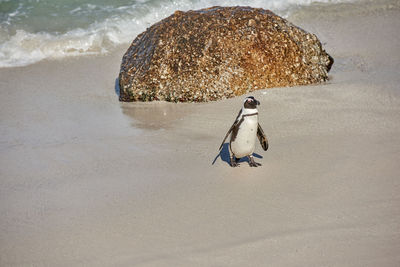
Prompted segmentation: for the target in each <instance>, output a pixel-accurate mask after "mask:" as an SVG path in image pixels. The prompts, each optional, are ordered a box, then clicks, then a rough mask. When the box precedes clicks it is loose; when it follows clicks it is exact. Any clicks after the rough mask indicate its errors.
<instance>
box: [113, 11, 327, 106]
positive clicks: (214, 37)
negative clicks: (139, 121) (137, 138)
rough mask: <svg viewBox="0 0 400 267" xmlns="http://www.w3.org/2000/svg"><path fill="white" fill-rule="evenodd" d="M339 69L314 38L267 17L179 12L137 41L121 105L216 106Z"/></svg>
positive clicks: (128, 56) (125, 64)
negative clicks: (216, 102) (214, 103)
mask: <svg viewBox="0 0 400 267" xmlns="http://www.w3.org/2000/svg"><path fill="white" fill-rule="evenodd" d="M332 63H333V59H332V57H330V56H329V55H328V54H327V53H326V52H325V50H323V49H322V46H321V43H320V42H319V40H318V39H317V37H316V36H315V35H314V34H310V33H307V32H306V31H304V30H302V29H300V28H299V27H296V26H294V25H293V24H291V23H290V22H288V21H287V20H285V19H283V18H281V17H279V16H277V15H275V14H274V13H272V12H271V11H269V10H264V9H259V8H258V9H255V8H250V7H212V8H207V9H202V10H197V11H187V12H181V11H177V12H175V13H174V14H173V15H171V16H170V17H168V18H166V19H164V20H162V21H160V22H158V23H156V24H154V25H153V26H151V27H150V28H148V29H147V30H146V31H145V32H143V33H141V34H140V35H138V36H137V37H136V39H135V40H134V41H133V43H132V44H131V46H130V47H129V48H128V50H127V51H126V53H125V55H124V56H123V59H122V64H121V70H120V74H119V85H120V100H121V101H152V100H166V101H174V102H178V101H182V102H186V101H196V102H202V101H210V100H218V99H223V98H229V97H233V96H238V95H242V94H245V93H247V92H251V91H254V90H257V89H263V88H269V87H279V86H294V85H303V84H312V83H319V82H322V81H326V80H327V79H328V71H329V69H330V67H331V65H332Z"/></svg>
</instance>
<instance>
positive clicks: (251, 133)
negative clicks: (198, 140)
mask: <svg viewBox="0 0 400 267" xmlns="http://www.w3.org/2000/svg"><path fill="white" fill-rule="evenodd" d="M258 105H260V102H259V101H258V100H257V99H255V98H254V97H253V96H248V97H246V98H245V99H244V102H243V107H242V108H241V110H240V111H239V114H238V115H237V117H236V119H235V122H234V123H233V124H232V126H231V128H229V131H228V132H227V134H226V135H225V138H224V140H223V141H222V144H221V146H220V147H219V151H220V152H221V149H222V147H223V145H224V143H225V140H226V139H227V138H228V136H229V135H230V140H229V150H230V165H231V167H237V166H239V163H238V162H239V160H240V159H241V158H243V157H248V159H249V165H250V167H258V166H261V163H257V162H255V161H254V157H253V152H254V149H255V145H256V138H258V140H259V142H260V144H261V147H262V148H263V149H264V151H267V149H268V139H267V137H266V136H265V133H264V131H263V129H262V128H261V126H260V124H259V123H258V110H257V106H258Z"/></svg>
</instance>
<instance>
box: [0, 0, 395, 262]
mask: <svg viewBox="0 0 400 267" xmlns="http://www.w3.org/2000/svg"><path fill="white" fill-rule="evenodd" d="M384 3H386V2H384ZM388 3H396V2H388ZM383 7H385V8H383ZM383 7H382V5H378V6H373V5H370V6H368V7H367V6H366V5H364V6H363V5H357V4H348V5H347V4H343V5H339V6H335V7H331V6H326V5H324V6H319V5H314V6H312V7H310V8H307V9H303V10H300V11H299V12H297V13H295V14H294V15H293V16H292V17H290V18H289V19H291V20H292V21H293V22H295V23H296V24H298V25H300V26H302V27H303V28H304V29H306V30H308V31H311V32H313V33H315V34H317V36H318V37H319V38H320V39H321V41H322V42H323V43H324V46H325V48H326V50H327V51H328V53H330V54H331V55H332V56H333V57H334V59H335V64H334V65H333V69H332V71H331V73H330V75H331V80H330V81H329V82H328V83H326V84H320V85H314V86H302V87H293V88H275V89H268V90H260V91H257V92H254V93H252V95H254V96H255V97H256V98H257V99H258V100H260V102H261V106H260V108H259V114H260V116H259V117H260V123H261V125H262V126H263V128H264V130H265V132H266V134H267V136H268V138H269V141H270V149H269V150H268V151H267V152H264V151H262V149H261V147H260V146H258V148H257V150H256V153H257V154H258V155H259V156H258V158H256V159H257V161H258V162H260V163H262V164H263V166H262V167H259V168H250V167H249V166H248V165H247V163H246V162H242V163H241V166H240V167H239V168H231V167H229V165H228V162H227V160H228V159H227V151H226V149H225V148H226V147H225V148H224V150H223V151H222V157H220V158H218V159H217V160H216V161H215V163H214V164H213V165H212V162H213V160H214V158H215V156H216V155H217V153H218V147H219V145H220V142H221V141H222V139H223V137H224V135H225V133H226V131H227V130H228V129H229V127H230V125H231V123H232V122H233V120H234V118H235V117H236V115H237V112H238V111H239V109H240V106H241V103H242V99H243V97H237V98H234V99H228V100H223V101H219V102H211V103H203V104H171V103H119V102H118V96H117V92H116V88H115V79H116V78H117V76H118V71H119V64H120V60H121V57H122V55H123V53H124V50H125V49H126V47H123V48H121V49H118V50H117V51H116V52H115V53H113V54H111V55H107V56H101V57H84V58H72V59H66V60H62V61H44V62H40V63H37V64H34V65H31V66H27V67H20V68H8V69H0V88H1V90H0V101H1V104H0V119H1V121H0V133H1V134H0V138H1V139H0V151H1V153H0V214H1V216H0V266H400V254H399V251H400V197H399V192H400V166H399V163H400V83H399V82H400V75H399V70H400V68H399V67H400V53H399V50H398V48H399V47H400V34H399V29H400V11H399V8H398V4H394V6H393V5H392V6H391V7H390V6H389V5H383ZM316 11H321V12H318V14H319V15H317V16H316V15H315V14H316Z"/></svg>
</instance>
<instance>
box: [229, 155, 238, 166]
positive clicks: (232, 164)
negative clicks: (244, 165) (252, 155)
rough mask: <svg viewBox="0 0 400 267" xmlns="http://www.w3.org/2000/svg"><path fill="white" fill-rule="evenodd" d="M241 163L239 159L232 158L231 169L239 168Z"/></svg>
mask: <svg viewBox="0 0 400 267" xmlns="http://www.w3.org/2000/svg"><path fill="white" fill-rule="evenodd" d="M238 166H239V163H238V159H237V158H235V157H231V167H238Z"/></svg>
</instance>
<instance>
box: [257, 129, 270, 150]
mask: <svg viewBox="0 0 400 267" xmlns="http://www.w3.org/2000/svg"><path fill="white" fill-rule="evenodd" d="M257 137H258V140H259V141H260V144H261V146H262V148H263V149H264V151H267V149H268V139H267V137H266V136H265V133H264V131H263V129H262V128H261V126H260V124H258V127H257Z"/></svg>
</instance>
